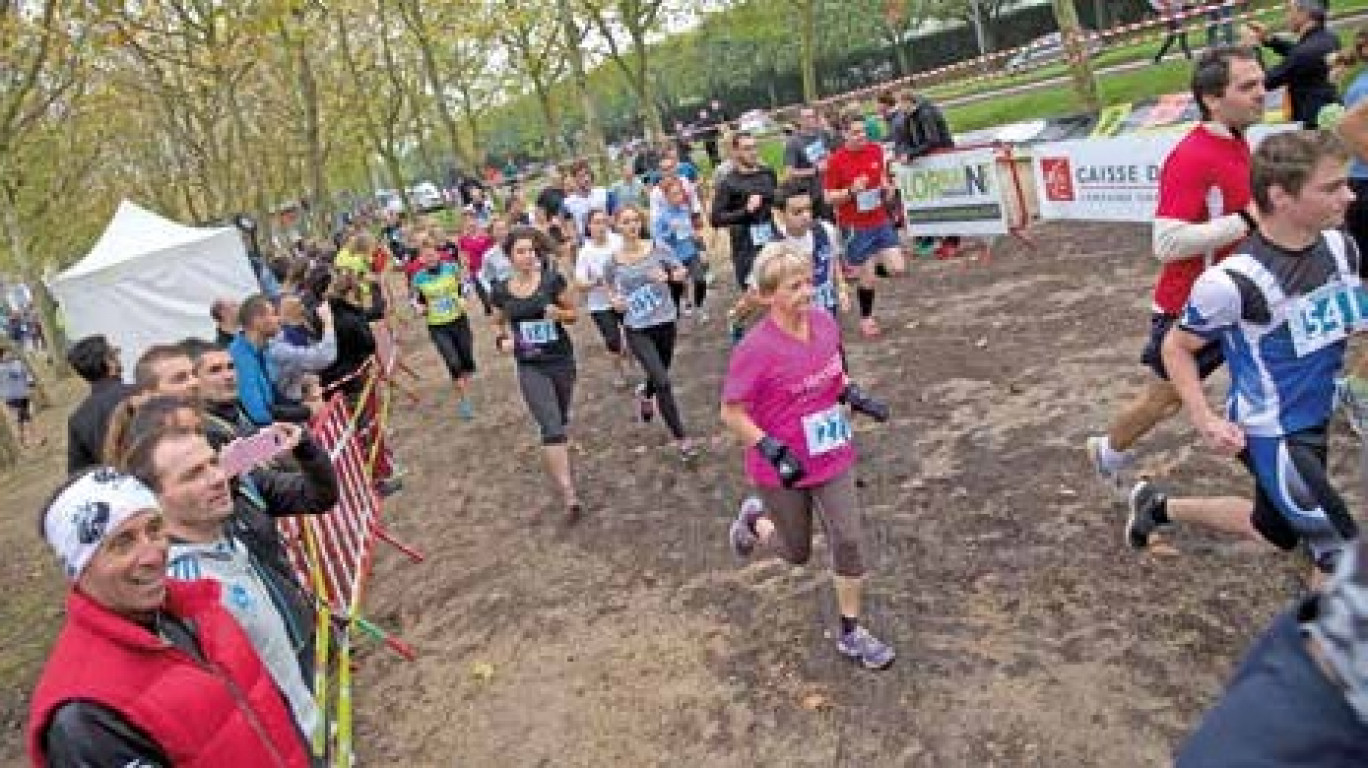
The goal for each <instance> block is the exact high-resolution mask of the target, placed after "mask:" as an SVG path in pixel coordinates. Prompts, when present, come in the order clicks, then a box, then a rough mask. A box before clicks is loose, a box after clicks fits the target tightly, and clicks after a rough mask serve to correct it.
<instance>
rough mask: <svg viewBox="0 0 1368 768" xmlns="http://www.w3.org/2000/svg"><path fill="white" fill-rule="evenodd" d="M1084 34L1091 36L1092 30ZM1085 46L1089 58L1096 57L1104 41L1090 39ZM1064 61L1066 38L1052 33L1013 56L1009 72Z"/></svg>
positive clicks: (1008, 62) (1008, 64)
mask: <svg viewBox="0 0 1368 768" xmlns="http://www.w3.org/2000/svg"><path fill="white" fill-rule="evenodd" d="M1083 32H1084V34H1091V31H1090V30H1086V29H1085V30H1083ZM1084 45H1085V46H1086V48H1087V51H1088V56H1089V57H1092V56H1096V55H1097V52H1098V51H1100V50H1102V48H1103V44H1102V41H1101V40H1100V39H1098V38H1096V37H1089V38H1088V39H1087V40H1086V41H1085V42H1084ZM1063 59H1064V36H1063V35H1062V34H1060V33H1058V32H1051V33H1050V34H1048V35H1045V36H1043V37H1037V38H1036V39H1034V40H1032V41H1031V42H1029V43H1027V44H1026V45H1025V46H1023V47H1022V49H1021V50H1019V51H1017V52H1016V53H1014V54H1012V57H1011V58H1009V59H1007V71H1008V72H1024V71H1025V70H1028V69H1034V68H1035V67H1039V66H1041V65H1042V64H1048V63H1050V62H1055V61H1062V60H1063Z"/></svg>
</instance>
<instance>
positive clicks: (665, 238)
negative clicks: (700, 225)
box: [651, 179, 708, 324]
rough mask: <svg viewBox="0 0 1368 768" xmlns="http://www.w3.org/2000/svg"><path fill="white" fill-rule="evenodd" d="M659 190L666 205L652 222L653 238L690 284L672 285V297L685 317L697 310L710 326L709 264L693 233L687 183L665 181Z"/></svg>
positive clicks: (701, 322) (694, 232) (701, 318)
mask: <svg viewBox="0 0 1368 768" xmlns="http://www.w3.org/2000/svg"><path fill="white" fill-rule="evenodd" d="M660 189H661V191H662V192H663V193H664V194H665V204H664V205H663V206H661V208H660V210H659V212H658V215H657V216H656V218H654V219H653V220H652V221H651V237H652V239H654V240H655V241H656V242H657V243H660V244H662V245H664V246H665V247H667V248H669V249H670V252H671V253H673V254H674V255H675V258H677V259H679V261H680V262H682V263H683V264H684V269H685V271H687V272H688V276H689V279H688V281H687V282H675V281H671V282H670V295H671V296H672V297H673V298H674V302H675V304H676V305H677V306H678V307H679V309H680V311H681V312H682V313H683V315H684V316H685V317H689V316H691V315H692V314H693V312H694V310H695V309H697V310H698V322H699V324H703V323H706V322H708V308H707V307H706V306H705V305H704V303H703V302H704V301H705V300H706V299H707V298H708V279H707V278H708V263H707V261H705V260H704V258H703V254H702V252H701V250H700V249H699V245H700V242H701V241H700V238H699V237H698V232H697V230H695V229H694V217H693V214H692V213H691V212H690V211H689V201H688V198H687V197H686V193H685V192H684V180H683V179H666V180H664V181H662V182H660ZM690 289H691V290H690ZM690 294H691V295H690Z"/></svg>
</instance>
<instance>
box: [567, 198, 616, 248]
mask: <svg viewBox="0 0 1368 768" xmlns="http://www.w3.org/2000/svg"><path fill="white" fill-rule="evenodd" d="M562 205H564V206H565V210H566V211H568V212H569V213H570V217H571V218H573V219H574V220H575V233H576V235H577V236H579V237H582V238H587V237H588V236H589V214H590V213H591V212H592V211H603V212H605V213H608V212H609V211H608V190H606V189H604V188H603V187H594V188H592V189H590V190H589V194H587V195H581V194H580V193H579V192H577V191H572V192H570V193H569V194H567V195H566V196H565V202H564V203H562Z"/></svg>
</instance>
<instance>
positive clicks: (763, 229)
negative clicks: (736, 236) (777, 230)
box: [750, 221, 774, 248]
mask: <svg viewBox="0 0 1368 768" xmlns="http://www.w3.org/2000/svg"><path fill="white" fill-rule="evenodd" d="M750 236H751V243H753V244H754V245H755V247H756V248H759V247H760V246H762V245H765V244H766V243H768V242H769V241H771V240H773V239H774V225H772V224H770V223H769V222H768V221H767V222H765V223H763V224H752V225H751V228H750Z"/></svg>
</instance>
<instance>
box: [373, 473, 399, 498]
mask: <svg viewBox="0 0 1368 768" xmlns="http://www.w3.org/2000/svg"><path fill="white" fill-rule="evenodd" d="M402 490H404V481H403V480H400V479H399V478H397V477H386V478H382V479H380V480H376V481H375V492H376V493H378V494H380V498H382V499H388V498H389V497H391V496H393V495H394V494H396V493H398V492H400V491H402Z"/></svg>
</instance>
